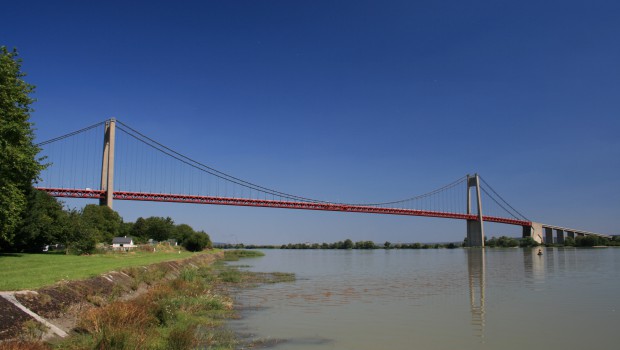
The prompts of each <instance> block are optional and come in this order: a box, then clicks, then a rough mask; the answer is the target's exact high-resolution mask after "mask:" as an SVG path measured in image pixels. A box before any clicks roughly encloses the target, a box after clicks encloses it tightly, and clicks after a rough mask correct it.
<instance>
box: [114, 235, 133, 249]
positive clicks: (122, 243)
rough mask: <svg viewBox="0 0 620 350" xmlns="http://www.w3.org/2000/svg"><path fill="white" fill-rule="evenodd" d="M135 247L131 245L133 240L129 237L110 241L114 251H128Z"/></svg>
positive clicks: (115, 238)
mask: <svg viewBox="0 0 620 350" xmlns="http://www.w3.org/2000/svg"><path fill="white" fill-rule="evenodd" d="M135 247H137V246H136V245H135V244H133V238H131V237H127V236H125V237H114V238H113V239H112V249H114V250H125V251H127V250H130V249H133V248H135Z"/></svg>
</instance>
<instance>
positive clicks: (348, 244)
mask: <svg viewBox="0 0 620 350" xmlns="http://www.w3.org/2000/svg"><path fill="white" fill-rule="evenodd" d="M341 249H353V241H352V240H350V239H348V238H347V239H346V240H345V241H344V243H343V244H342V248H341Z"/></svg>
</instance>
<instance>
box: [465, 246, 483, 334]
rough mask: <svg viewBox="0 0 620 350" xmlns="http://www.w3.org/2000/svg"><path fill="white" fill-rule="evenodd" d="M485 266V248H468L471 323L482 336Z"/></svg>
mask: <svg viewBox="0 0 620 350" xmlns="http://www.w3.org/2000/svg"><path fill="white" fill-rule="evenodd" d="M485 268H486V266H485V257H484V249H476V248H472V249H467V270H468V272H469V300H470V307H471V324H472V325H473V326H474V328H475V329H476V330H477V331H478V332H479V336H480V337H481V338H484V325H485V306H484V289H485V283H486V282H485Z"/></svg>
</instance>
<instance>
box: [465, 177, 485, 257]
mask: <svg viewBox="0 0 620 350" xmlns="http://www.w3.org/2000/svg"><path fill="white" fill-rule="evenodd" d="M471 187H475V188H476V200H477V208H478V220H467V245H468V246H470V247H484V225H483V221H482V202H481V201H480V177H479V176H478V174H474V176H470V175H467V214H471V213H472V210H471V191H470V188H471Z"/></svg>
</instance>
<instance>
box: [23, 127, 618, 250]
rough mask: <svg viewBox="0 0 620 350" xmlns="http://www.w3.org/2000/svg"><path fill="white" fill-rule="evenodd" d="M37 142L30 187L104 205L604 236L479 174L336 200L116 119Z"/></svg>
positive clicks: (475, 232) (477, 233)
mask: <svg viewBox="0 0 620 350" xmlns="http://www.w3.org/2000/svg"><path fill="white" fill-rule="evenodd" d="M38 146H39V147H40V148H41V155H42V156H44V157H45V161H44V162H45V163H48V164H50V166H48V167H47V168H46V169H45V170H44V171H43V172H42V173H41V176H40V180H39V181H38V182H37V184H35V187H36V188H38V189H39V190H41V191H45V192H47V193H49V194H50V195H52V196H54V197H68V198H88V199H98V200H99V202H100V204H101V205H107V206H109V207H110V208H111V207H112V204H113V201H114V200H132V201H153V202H175V203H194V204H213V205H232V206H251V207H268V208H286V209H301V210H322V211H336V212H348V213H372V214H387V215H409V216H424V217H435V218H446V219H458V220H465V221H466V223H467V241H468V244H469V245H470V246H475V247H480V246H484V222H494V223H502V224H508V225H516V226H521V227H522V228H523V237H532V238H533V239H534V240H536V241H537V242H539V243H541V242H557V243H563V241H564V237H565V235H566V236H567V237H575V236H579V235H582V236H583V235H599V236H605V237H609V236H607V235H603V234H599V233H594V232H588V231H583V230H576V229H571V228H566V227H561V226H554V225H546V224H541V223H536V222H532V221H531V220H529V219H528V218H526V217H525V216H523V215H522V214H521V213H520V212H519V211H517V210H516V209H515V208H513V207H512V206H511V205H510V204H509V203H508V202H507V201H505V200H504V199H503V198H502V197H501V196H500V195H499V194H498V193H497V192H496V191H495V190H494V189H493V188H492V187H491V186H490V185H489V184H488V183H487V182H486V181H485V180H484V179H483V178H482V177H481V176H479V175H478V174H474V175H466V176H463V177H461V178H459V179H457V180H455V181H453V182H451V183H449V184H447V185H445V186H443V187H440V188H438V189H435V190H433V191H430V192H428V193H424V194H420V195H416V196H410V197H408V198H405V199H401V200H395V201H388V202H379V203H339V202H332V201H326V200H320V199H313V198H308V197H305V196H298V195H294V194H290V193H285V192H281V191H277V190H275V189H271V188H267V187H264V186H260V185H258V184H255V183H252V182H249V181H246V180H242V179H240V178H238V177H235V176H232V175H230V174H227V173H225V172H222V171H219V170H217V169H214V168H212V167H210V166H208V165H206V164H204V163H201V162H199V161H197V160H194V159H192V158H190V157H187V156H185V155H183V154H181V153H180V152H177V151H175V150H174V149H172V148H169V147H167V146H165V145H163V144H161V143H159V142H157V141H156V140H154V139H152V138H150V137H148V136H146V135H144V134H142V133H141V132H139V131H137V130H136V129H134V128H132V127H130V126H129V125H127V124H125V123H123V122H121V121H120V120H116V119H109V120H106V121H103V122H100V123H97V124H94V125H91V126H88V127H86V128H83V129H80V130H77V131H74V132H71V133H68V134H65V135H62V136H59V137H56V138H53V139H50V140H47V141H44V142H41V143H39V144H38ZM102 150H103V152H102ZM483 201H484V203H485V211H484V213H485V214H484V215H483V210H482V203H483ZM472 202H473V203H474V204H475V205H474V206H472ZM554 232H555V237H554V235H553V233H554Z"/></svg>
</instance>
